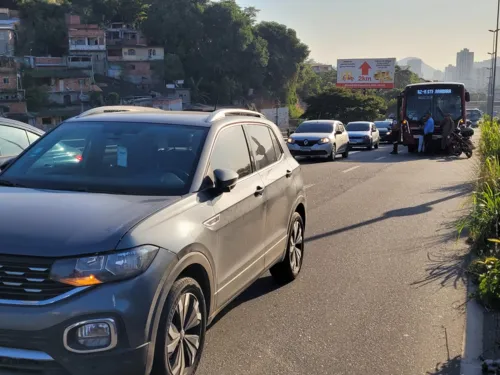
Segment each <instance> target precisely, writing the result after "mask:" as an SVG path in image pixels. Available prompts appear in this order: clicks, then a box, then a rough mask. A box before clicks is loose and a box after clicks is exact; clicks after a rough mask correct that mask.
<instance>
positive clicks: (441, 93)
mask: <svg viewBox="0 0 500 375" xmlns="http://www.w3.org/2000/svg"><path fill="white" fill-rule="evenodd" d="M462 90H463V88H461V87H458V86H455V87H453V86H448V87H439V88H432V87H422V86H418V87H412V88H410V89H408V91H407V93H406V117H407V118H408V120H410V121H421V120H422V118H423V117H424V116H425V114H426V113H428V112H430V113H431V114H432V117H433V118H434V121H442V120H443V119H444V116H445V115H446V113H450V114H451V116H452V118H453V120H454V121H455V122H457V121H459V120H460V119H461V118H462V109H463V107H462V105H463V104H462V92H461V91H462Z"/></svg>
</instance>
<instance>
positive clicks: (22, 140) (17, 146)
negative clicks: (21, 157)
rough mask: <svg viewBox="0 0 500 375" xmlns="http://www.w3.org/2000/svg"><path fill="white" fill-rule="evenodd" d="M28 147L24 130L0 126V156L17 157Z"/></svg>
mask: <svg viewBox="0 0 500 375" xmlns="http://www.w3.org/2000/svg"><path fill="white" fill-rule="evenodd" d="M28 146H29V142H28V137H27V135H26V131H25V130H23V129H18V128H14V127H12V126H7V125H0V156H10V155H18V154H20V153H21V152H22V151H23V150H24V149H25V148H26V147H28Z"/></svg>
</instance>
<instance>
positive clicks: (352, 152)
mask: <svg viewBox="0 0 500 375" xmlns="http://www.w3.org/2000/svg"><path fill="white" fill-rule="evenodd" d="M358 152H359V151H349V155H353V154H357V153H358Z"/></svg>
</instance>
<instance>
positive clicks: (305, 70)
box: [297, 62, 321, 99]
mask: <svg viewBox="0 0 500 375" xmlns="http://www.w3.org/2000/svg"><path fill="white" fill-rule="evenodd" d="M320 92H321V77H320V76H319V75H318V74H316V73H315V72H314V71H313V70H312V67H311V65H310V64H309V63H307V62H306V63H303V64H301V65H300V68H299V78H298V82H297V94H299V96H300V97H301V98H302V99H306V98H308V97H310V96H314V95H317V94H319V93H320Z"/></svg>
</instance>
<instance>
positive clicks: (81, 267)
mask: <svg viewBox="0 0 500 375" xmlns="http://www.w3.org/2000/svg"><path fill="white" fill-rule="evenodd" d="M157 253H158V247H155V246H150V245H145V246H139V247H136V248H133V249H129V250H125V251H120V252H116V253H109V254H106V255H93V256H88V257H82V258H71V259H61V260H58V261H56V262H55V263H54V265H53V266H52V269H51V272H50V278H51V279H52V280H54V281H58V282H60V283H63V284H69V285H74V286H90V285H97V284H102V283H107V282H112V281H118V280H123V279H129V278H132V277H135V276H137V275H140V274H141V273H143V272H144V271H146V270H147V269H148V267H149V266H150V265H151V262H153V259H154V258H155V256H156V254H157Z"/></svg>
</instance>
